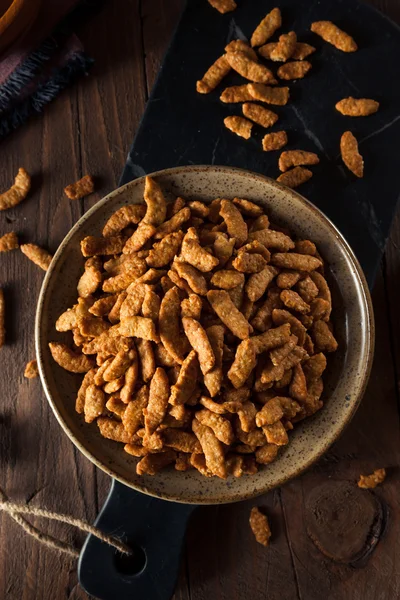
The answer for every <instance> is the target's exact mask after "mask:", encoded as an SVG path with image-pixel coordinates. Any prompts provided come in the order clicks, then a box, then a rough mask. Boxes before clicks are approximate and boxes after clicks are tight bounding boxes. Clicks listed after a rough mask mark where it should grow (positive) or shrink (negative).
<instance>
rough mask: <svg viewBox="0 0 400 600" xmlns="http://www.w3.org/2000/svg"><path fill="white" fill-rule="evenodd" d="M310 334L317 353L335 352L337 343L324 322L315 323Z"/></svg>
mask: <svg viewBox="0 0 400 600" xmlns="http://www.w3.org/2000/svg"><path fill="white" fill-rule="evenodd" d="M311 333H312V338H313V342H314V344H315V349H316V350H317V352H318V351H320V352H335V351H336V350H337V347H338V343H337V341H336V340H335V337H334V335H333V333H332V332H331V330H330V329H329V326H328V324H327V323H325V321H315V323H313V326H312V329H311Z"/></svg>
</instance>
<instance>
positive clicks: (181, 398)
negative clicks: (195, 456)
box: [169, 350, 199, 452]
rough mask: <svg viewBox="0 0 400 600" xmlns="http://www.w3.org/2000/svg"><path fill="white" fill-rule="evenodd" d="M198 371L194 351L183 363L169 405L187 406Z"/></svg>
mask: <svg viewBox="0 0 400 600" xmlns="http://www.w3.org/2000/svg"><path fill="white" fill-rule="evenodd" d="M198 371H199V361H198V358H197V354H196V352H195V351H194V350H192V351H191V352H190V353H189V354H188V355H187V357H186V358H185V360H184V361H183V363H182V365H181V368H180V371H179V375H178V379H177V380H176V383H175V384H174V385H173V386H172V387H171V395H170V397H169V403H170V404H172V406H177V405H180V404H185V402H187V401H188V400H189V398H190V396H191V395H192V394H193V392H194V389H195V387H196V381H197V376H198ZM192 452H193V450H192Z"/></svg>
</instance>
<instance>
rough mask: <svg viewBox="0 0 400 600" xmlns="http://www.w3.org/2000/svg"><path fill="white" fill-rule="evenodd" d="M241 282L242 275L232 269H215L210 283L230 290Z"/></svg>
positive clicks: (242, 279) (242, 281)
mask: <svg viewBox="0 0 400 600" xmlns="http://www.w3.org/2000/svg"><path fill="white" fill-rule="evenodd" d="M241 283H243V284H244V275H243V274H242V273H236V272H235V271H232V270H227V271H225V270H221V271H216V273H214V275H213V276H212V277H211V284H212V285H213V286H214V287H217V288H221V289H223V290H232V289H233V288H235V287H236V286H238V285H240V284H241Z"/></svg>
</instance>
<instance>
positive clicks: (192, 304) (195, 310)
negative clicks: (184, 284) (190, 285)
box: [181, 294, 203, 321]
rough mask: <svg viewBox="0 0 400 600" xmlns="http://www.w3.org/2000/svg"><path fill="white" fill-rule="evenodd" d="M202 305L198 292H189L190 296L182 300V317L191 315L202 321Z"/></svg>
mask: <svg viewBox="0 0 400 600" xmlns="http://www.w3.org/2000/svg"><path fill="white" fill-rule="evenodd" d="M202 307H203V303H202V301H201V298H200V297H199V296H198V295H197V294H189V298H185V299H184V300H182V302H181V315H182V318H183V317H190V318H192V319H196V321H200V316H201V309H202Z"/></svg>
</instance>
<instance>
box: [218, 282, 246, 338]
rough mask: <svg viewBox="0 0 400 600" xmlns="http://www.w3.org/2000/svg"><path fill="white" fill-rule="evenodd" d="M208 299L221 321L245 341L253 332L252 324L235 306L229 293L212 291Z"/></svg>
mask: <svg viewBox="0 0 400 600" xmlns="http://www.w3.org/2000/svg"><path fill="white" fill-rule="evenodd" d="M207 299H208V301H209V302H210V304H211V306H212V308H213V309H214V311H215V312H216V313H217V315H218V316H219V318H220V319H221V321H222V322H223V323H224V325H226V326H227V327H228V329H230V330H231V331H232V333H233V334H234V335H236V337H238V338H239V339H241V340H245V339H247V338H248V337H249V335H250V333H251V332H252V327H251V325H250V323H249V322H248V321H247V320H246V319H245V318H244V316H243V315H242V313H241V312H240V311H239V310H238V309H237V308H236V306H235V305H234V304H233V302H232V300H231V298H230V296H229V294H228V292H225V291H224V290H210V291H209V292H208V293H207Z"/></svg>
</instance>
